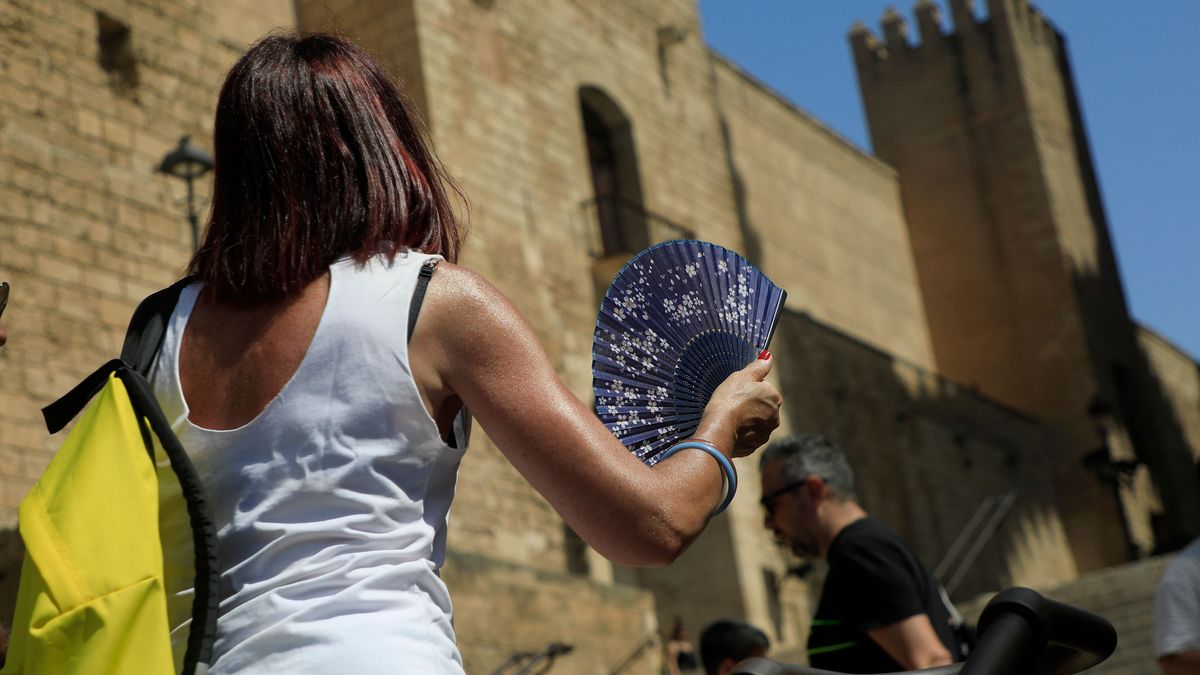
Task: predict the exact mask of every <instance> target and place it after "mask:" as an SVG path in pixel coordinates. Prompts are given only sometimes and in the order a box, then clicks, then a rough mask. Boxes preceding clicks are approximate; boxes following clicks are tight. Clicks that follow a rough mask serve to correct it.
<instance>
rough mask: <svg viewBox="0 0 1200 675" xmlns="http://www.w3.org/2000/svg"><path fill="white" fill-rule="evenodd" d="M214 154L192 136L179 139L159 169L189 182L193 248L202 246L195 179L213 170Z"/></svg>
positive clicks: (188, 213)
mask: <svg viewBox="0 0 1200 675" xmlns="http://www.w3.org/2000/svg"><path fill="white" fill-rule="evenodd" d="M212 168H213V158H212V155H210V154H208V153H207V152H205V151H203V150H201V149H200V148H198V147H196V146H194V145H192V140H191V137H190V136H184V137H183V138H180V139H179V147H177V148H175V149H174V150H172V151H170V152H168V153H167V154H166V156H165V157H163V158H162V162H160V163H159V165H158V169H157V171H158V172H159V173H164V174H166V175H168V176H174V177H175V178H180V179H182V180H184V181H185V182H186V183H187V217H188V222H189V223H190V224H191V226H192V250H193V251H195V250H199V248H200V223H199V219H198V215H197V213H196V203H195V199H196V198H195V195H196V189H195V185H194V181H195V180H196V179H197V178H200V177H201V176H203V175H204V174H206V173H208V172H209V171H212Z"/></svg>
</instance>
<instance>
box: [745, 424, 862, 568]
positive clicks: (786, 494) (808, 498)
mask: <svg viewBox="0 0 1200 675" xmlns="http://www.w3.org/2000/svg"><path fill="white" fill-rule="evenodd" d="M759 468H760V470H761V473H762V495H763V496H762V507H763V511H764V520H763V524H764V525H765V526H766V527H767V529H769V530H771V531H772V532H774V533H775V536H776V537H777V538H778V539H779V540H780V541H783V542H784V543H786V544H788V545H789V546H790V547H791V548H792V550H793V551H795V552H796V554H797V555H799V556H802V557H805V558H812V557H816V556H818V555H820V554H821V542H822V540H823V539H828V538H830V537H831V536H832V535H833V534H836V532H832V531H831V529H832V527H831V526H832V524H833V523H832V522H831V518H830V516H831V514H832V513H833V511H834V510H835V509H833V508H831V507H836V506H839V505H844V504H851V503H854V502H856V500H857V498H858V497H857V495H856V494H855V491H854V470H853V469H852V468H850V462H849V461H848V460H847V459H846V454H845V453H844V452H842V450H841V448H839V447H837V446H836V445H834V444H833V443H832V442H830V441H829V439H827V438H825V437H824V436H822V435H821V434H797V435H795V436H789V437H787V438H784V439H781V440H778V441H775V442H773V443H771V444H770V445H769V446H767V449H766V450H764V451H763V453H762V456H761V458H760V460H759ZM855 506H857V505H856V504H855Z"/></svg>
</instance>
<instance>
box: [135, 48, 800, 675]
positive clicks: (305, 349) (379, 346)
mask: <svg viewBox="0 0 1200 675" xmlns="http://www.w3.org/2000/svg"><path fill="white" fill-rule="evenodd" d="M214 145H215V161H216V168H215V182H214V196H213V207H212V214H211V217H210V220H209V223H208V228H207V231H206V234H205V236H204V240H203V242H202V245H201V246H200V249H199V250H198V252H197V253H196V255H195V257H194V259H193V260H192V261H191V265H190V272H191V273H192V274H193V275H195V277H196V278H197V281H196V282H195V283H193V284H191V285H190V286H188V287H187V288H186V289H185V290H184V292H183V293H182V295H181V297H180V300H179V304H178V306H177V308H176V310H175V313H174V315H173V316H172V318H171V320H170V322H169V325H168V328H167V335H166V339H165V340H164V344H163V349H162V351H161V353H160V354H159V356H158V360H157V362H156V366H155V371H154V377H153V381H154V385H155V392H156V395H157V396H158V398H159V400H160V402H161V403H162V406H163V409H164V410H165V411H166V412H167V415H168V419H170V420H172V424H173V428H174V430H175V432H176V433H177V435H178V436H179V438H180V440H181V441H182V443H183V446H184V447H185V448H187V450H188V453H189V455H190V456H191V457H192V459H193V462H194V463H195V465H196V467H197V469H198V470H199V472H200V475H201V478H202V480H203V482H204V484H205V487H206V489H207V491H208V493H209V501H210V504H211V506H212V509H213V515H214V518H215V520H216V524H217V529H218V533H217V535H218V542H219V549H220V562H221V588H220V612H219V617H220V618H219V620H218V624H217V626H218V633H217V638H216V644H215V650H214V662H213V663H212V666H211V669H210V671H209V672H210V673H211V674H212V675H226V674H229V673H247V672H286V673H329V672H350V673H356V674H358V675H365V674H366V673H461V672H462V665H461V659H460V657H459V654H458V650H457V648H456V646H455V642H454V633H453V628H452V626H451V609H450V600H449V596H448V594H447V591H446V587H445V585H444V584H443V583H442V581H441V579H440V578H439V575H438V570H439V568H440V567H441V565H442V562H443V559H444V555H445V546H446V516H447V512H448V510H449V507H450V502H451V499H452V498H453V495H454V486H455V477H456V475H457V470H458V464H459V460H460V459H461V458H462V456H463V453H464V450H465V447H466V440H467V435H468V431H469V419H468V416H467V410H470V412H471V415H472V416H473V417H474V418H475V419H477V420H479V422H480V423H481V424H482V425H483V427H484V428H485V429H486V430H487V432H488V434H489V436H490V437H491V439H492V440H493V441H494V442H495V444H496V446H497V447H498V448H499V449H500V451H501V452H502V453H503V454H504V455H505V457H507V458H508V460H509V461H510V462H511V463H512V464H513V466H514V467H516V469H517V470H518V471H519V472H520V473H521V474H522V475H523V476H524V477H525V478H526V479H528V480H529V482H530V483H531V484H532V485H533V486H534V487H535V488H536V489H537V490H538V492H540V493H541V494H542V495H543V496H544V497H545V498H546V499H547V501H549V503H550V504H551V505H553V507H554V508H555V509H556V510H557V511H558V513H559V514H561V515H562V517H563V519H564V520H565V521H566V522H567V523H568V524H569V525H570V526H571V528H572V529H574V530H575V531H576V532H577V533H579V535H580V536H581V537H582V538H583V539H584V541H586V542H587V543H588V544H590V545H591V546H592V547H594V548H595V549H596V550H597V551H599V552H600V553H602V554H603V555H605V556H607V557H608V558H610V559H611V560H613V561H615V562H618V563H621V564H625V565H664V564H667V563H670V562H671V561H672V560H674V559H675V557H676V556H678V555H679V554H680V553H681V552H682V551H683V550H684V549H685V548H686V547H687V546H688V544H689V543H690V542H691V541H692V540H693V539H694V538H695V537H696V536H697V535H698V534H699V533H700V531H701V530H702V529H703V528H704V526H705V524H706V523H707V520H708V518H709V515H710V513H711V512H712V510H713V507H714V505H715V504H716V503H717V501H718V497H719V494H720V492H721V484H722V471H721V470H720V469H719V467H718V462H714V461H713V458H712V457H709V456H707V455H706V453H705V452H680V453H678V454H676V455H674V456H673V457H671V458H670V459H668V460H665V461H663V462H661V463H660V464H658V465H656V466H655V467H653V468H649V467H647V466H645V465H644V464H643V463H642V462H640V461H639V460H638V459H636V458H635V457H634V456H632V455H631V454H630V453H629V452H628V451H627V450H625V448H624V447H623V446H622V445H621V443H620V442H619V441H618V440H617V439H616V438H615V437H614V436H613V434H611V433H610V432H609V431H608V430H607V429H606V428H605V427H604V426H603V425H602V424H601V423H600V422H599V420H598V419H597V418H596V416H595V415H594V414H593V413H592V411H591V410H590V409H589V408H588V406H586V405H584V404H583V403H582V402H581V401H580V400H579V399H578V398H576V397H575V396H574V395H573V394H572V393H571V392H570V391H569V390H568V389H567V387H566V386H565V385H564V384H563V383H562V381H561V380H560V379H559V377H558V375H557V374H556V373H555V372H554V369H553V368H552V367H551V364H550V362H549V360H548V359H547V357H546V354H545V352H544V351H543V350H542V347H541V346H540V345H539V343H538V340H537V339H536V337H535V336H534V333H533V331H532V330H531V329H530V327H529V325H528V324H527V323H526V321H525V320H524V319H523V318H522V316H521V314H520V313H519V312H518V311H517V309H516V308H515V307H513V305H512V304H511V303H510V302H509V301H508V300H507V299H506V298H505V297H504V296H503V295H502V294H501V293H500V292H499V291H497V290H496V289H495V288H494V287H493V286H492V285H491V284H489V283H488V282H487V281H486V280H484V279H483V278H481V277H480V276H478V275H476V274H475V273H473V272H471V271H469V270H467V269H465V268H463V267H460V266H458V265H456V264H454V261H455V259H456V257H457V255H458V252H459V249H460V245H461V235H460V231H459V228H458V224H457V223H456V221H455V217H454V214H453V212H452V209H451V205H450V201H449V197H448V195H449V194H450V192H453V188H452V187H449V186H450V185H451V183H450V181H449V180H448V178H447V175H446V172H445V170H444V169H443V168H442V166H441V165H440V163H439V162H438V160H437V159H436V158H435V157H434V155H433V153H432V152H431V151H430V150H429V148H428V146H427V143H426V140H425V139H424V137H423V135H422V133H421V132H420V130H419V127H418V125H417V123H416V121H415V117H414V115H413V114H412V113H411V112H410V110H409V106H408V105H407V104H406V103H405V101H404V99H403V97H402V96H401V94H400V93H399V91H398V90H397V88H396V87H395V86H394V85H393V84H392V83H391V81H390V80H389V78H388V77H387V76H386V75H385V74H384V73H383V71H382V70H381V69H380V67H379V66H378V65H377V64H376V63H375V62H374V61H372V60H371V59H370V57H368V56H367V54H366V53H365V52H363V51H362V50H361V49H359V48H357V47H356V46H354V45H353V44H351V43H349V42H347V41H345V40H342V39H339V38H335V37H330V36H324V35H312V36H307V37H303V38H295V37H284V36H274V37H268V38H266V39H264V40H262V41H261V42H259V43H257V44H256V45H254V47H253V48H251V49H250V51H249V52H247V53H246V55H245V56H243V57H242V58H241V59H240V60H239V61H238V62H237V64H236V65H234V67H233V69H232V70H231V72H230V73H229V76H228V79H227V80H226V81H225V84H224V86H223V87H222V90H221V94H220V99H219V102H218V105H217V117H216V126H215V143H214ZM439 261H440V264H439V265H438V266H437V273H436V274H433V275H432V276H430V273H431V272H432V269H433V267H432V265H433V264H436V263H437V262H439ZM422 270H425V273H424V274H422ZM422 279H423V280H424V281H425V282H427V283H428V292H427V293H426V295H425V300H424V304H423V306H422V309H421V311H420V314H419V321H416V323H415V327H414V328H413V329H412V330H411V333H410V330H409V326H410V324H409V317H410V303H411V302H412V298H413V295H414V291H415V290H416V288H417V286H418V282H419V281H421V280H422ZM770 366H771V362H770V360H769V359H766V360H761V361H758V362H756V363H754V364H752V365H750V366H748V367H747V368H746V369H745V370H742V371H740V372H738V373H735V374H734V375H733V376H731V377H730V378H729V379H728V380H726V382H725V383H724V384H722V385H721V387H720V388H719V389H718V390H717V391H716V393H715V394H714V396H713V398H712V401H711V403H710V404H709V406H708V407H707V408H706V410H705V413H704V416H703V419H702V421H701V423H700V428H699V429H698V430H697V436H699V437H702V438H703V439H705V441H706V442H708V443H710V444H711V445H713V446H715V447H716V448H719V449H720V452H721V453H723V455H724V456H725V457H736V456H742V455H746V454H749V453H750V452H752V451H753V450H754V449H755V448H756V447H758V446H759V445H761V444H762V443H763V442H765V440H766V438H767V436H768V435H769V433H770V431H771V430H772V429H773V428H774V427H775V426H776V425H777V424H778V414H779V413H778V411H779V403H780V400H779V394H778V392H776V391H775V389H774V388H772V387H771V385H769V384H766V383H764V382H763V381H762V380H763V378H764V377H765V376H766V374H767V372H768V371H769V370H770ZM172 591H173V592H174V593H175V594H176V595H177V596H178V597H181V598H186V597H187V595H188V589H187V588H173V589H172ZM181 632H183V631H181Z"/></svg>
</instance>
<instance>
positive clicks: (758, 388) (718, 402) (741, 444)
mask: <svg viewBox="0 0 1200 675" xmlns="http://www.w3.org/2000/svg"><path fill="white" fill-rule="evenodd" d="M763 355H764V358H759V359H758V360H756V361H754V362H753V363H751V364H750V365H748V366H746V367H745V368H742V369H741V370H739V371H737V372H736V373H734V374H732V375H730V376H729V377H727V378H725V381H724V382H722V383H721V385H720V386H719V387H717V389H716V391H714V392H713V395H712V398H710V399H709V401H708V405H707V406H705V408H704V415H703V416H702V417H701V418H700V426H699V427H698V428H697V429H696V437H697V438H703V439H705V440H708V441H710V442H712V443H715V444H717V447H718V448H721V449H722V450H724V451H727V452H729V453H730V455H731V456H733V457H745V456H746V455H749V454H751V453H753V452H754V451H755V450H756V449H757V448H758V447H759V446H761V445H763V444H764V443H766V442H767V439H768V438H770V436H771V432H772V431H774V430H775V428H776V427H778V426H779V406H780V404H781V403H782V402H783V397H781V396H780V395H779V391H778V390H777V389H775V387H773V386H772V385H771V384H770V383H769V382H764V381H763V380H764V379H765V378H766V377H767V374H768V373H770V372H771V366H772V365H773V364H774V359H772V358H771V354H770V352H764V353H763ZM726 439H730V440H726Z"/></svg>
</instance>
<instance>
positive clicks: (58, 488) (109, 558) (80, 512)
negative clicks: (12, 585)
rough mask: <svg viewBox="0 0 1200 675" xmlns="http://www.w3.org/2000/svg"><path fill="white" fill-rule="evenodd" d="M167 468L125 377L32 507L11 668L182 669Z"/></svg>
mask: <svg viewBox="0 0 1200 675" xmlns="http://www.w3.org/2000/svg"><path fill="white" fill-rule="evenodd" d="M158 499H159V495H158V486H157V476H156V471H155V466H154V464H153V463H152V462H151V460H150V458H149V455H148V454H147V451H146V446H145V443H144V441H143V437H142V433H141V429H140V428H139V425H138V420H137V418H136V414H135V413H134V410H133V406H132V405H131V404H130V402H129V396H128V394H127V393H126V391H125V385H124V383H122V382H121V380H120V379H118V378H117V377H116V375H110V376H109V380H108V383H107V384H106V385H105V386H104V388H103V389H102V390H101V391H100V393H99V394H97V395H96V396H95V397H94V398H93V399H92V401H91V403H90V404H89V405H88V407H87V410H86V411H84V413H83V415H82V416H81V418H80V420H79V423H78V424H76V426H75V428H74V429H73V430H72V431H71V433H70V435H69V436H68V437H67V439H66V441H65V442H64V443H63V445H62V447H61V448H59V450H58V453H57V454H56V455H55V456H54V459H53V460H52V461H51V462H50V466H49V467H47V469H46V471H45V473H43V474H42V476H41V478H39V479H38V482H37V484H36V485H34V487H33V489H32V490H31V491H30V493H29V495H28V496H26V497H25V499H24V501H22V502H21V507H20V512H19V518H20V531H21V538H22V539H23V540H24V541H25V547H26V555H25V563H24V565H23V566H22V570H21V582H20V586H19V590H18V593H17V607H16V614H15V616H14V618H13V627H12V638H11V642H10V644H9V652H8V660H7V662H6V664H5V667H4V669H3V671H0V673H2V674H3V675H9V674H16V673H21V674H24V675H74V674H79V675H104V674H107V673H137V674H139V675H159V674H162V675H166V674H167V673H173V672H174V670H175V669H174V665H173V659H172V655H171V644H170V639H169V634H168V632H169V631H168V625H167V605H166V596H165V593H164V591H163V551H162V547H161V543H160V537H159V529H158V527H159V523H158V510H159V505H158Z"/></svg>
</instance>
